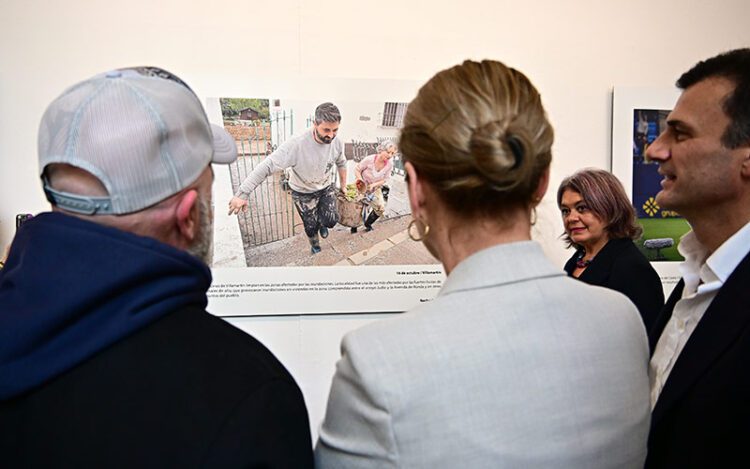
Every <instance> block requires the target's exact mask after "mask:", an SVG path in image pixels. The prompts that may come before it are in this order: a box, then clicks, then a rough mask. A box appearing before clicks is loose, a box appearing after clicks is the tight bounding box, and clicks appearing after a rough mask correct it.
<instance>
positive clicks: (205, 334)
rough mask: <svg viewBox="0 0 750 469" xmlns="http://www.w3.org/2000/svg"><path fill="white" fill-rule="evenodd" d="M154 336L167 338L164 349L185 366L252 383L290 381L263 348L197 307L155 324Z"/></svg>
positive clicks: (255, 340) (264, 347)
mask: <svg viewBox="0 0 750 469" xmlns="http://www.w3.org/2000/svg"><path fill="white" fill-rule="evenodd" d="M159 322H160V324H158V325H155V328H156V330H154V331H153V334H154V335H155V336H160V335H167V336H168V337H169V340H168V341H166V342H165V344H164V347H171V348H176V349H178V350H180V351H181V353H182V354H183V355H184V358H185V362H186V364H187V366H190V365H189V362H190V361H192V362H193V363H195V364H196V366H216V367H219V368H222V369H223V370H224V371H225V372H235V373H240V374H241V375H249V376H252V379H253V380H255V381H261V382H262V381H264V380H269V379H282V380H292V377H291V375H290V374H289V372H288V371H287V370H286V368H285V367H284V366H283V365H282V364H281V362H280V361H279V360H278V359H277V358H276V357H275V356H274V355H273V353H271V351H270V350H268V348H266V346H264V345H263V344H262V343H260V342H259V341H258V340H257V339H255V338H254V337H253V336H251V335H249V334H247V333H245V332H244V331H242V330H240V329H238V328H237V327H235V326H233V325H232V324H229V323H228V322H227V321H225V320H224V319H221V318H219V317H216V316H214V315H212V314H210V313H208V312H206V311H205V310H203V309H201V308H188V309H186V310H183V311H176V312H174V313H172V314H170V315H168V316H167V317H165V318H164V320H162V321H159Z"/></svg>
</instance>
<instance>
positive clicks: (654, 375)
mask: <svg viewBox="0 0 750 469" xmlns="http://www.w3.org/2000/svg"><path fill="white" fill-rule="evenodd" d="M677 250H678V251H679V252H680V254H682V256H683V257H685V261H684V262H683V263H682V264H680V273H681V274H682V278H683V279H684V280H685V288H683V290H682V298H681V299H680V300H678V301H677V304H675V307H674V311H673V312H672V317H671V318H670V319H669V322H667V325H666V326H665V327H664V330H663V331H662V333H661V336H660V337H659V342H658V343H657V344H656V350H655V351H654V355H653V356H652V357H651V363H650V365H649V380H650V382H651V408H652V409H653V408H654V407H655V406H656V401H657V399H658V398H659V395H660V394H661V391H662V389H664V385H665V384H666V383H667V379H668V378H669V374H670V373H671V371H672V368H673V367H674V364H675V362H676V361H677V359H678V358H679V356H680V353H681V352H682V349H683V348H685V344H686V343H687V341H688V340H689V339H690V336H691V335H692V333H693V331H694V330H695V328H696V327H697V326H698V323H699V322H700V320H701V318H702V317H703V314H704V313H705V312H706V310H707V309H708V306H709V305H710V304H711V302H712V301H713V299H714V297H716V294H717V293H718V292H719V289H720V288H721V286H722V285H723V284H724V282H726V281H727V279H728V278H729V276H730V275H731V274H732V272H734V269H735V268H736V267H737V265H738V264H739V263H740V261H741V260H742V259H743V258H744V257H745V256H746V255H747V254H748V252H750V223H747V224H746V225H745V226H744V227H742V228H741V229H740V230H739V231H737V232H736V233H735V234H734V235H732V236H731V237H730V238H729V239H727V240H726V241H724V243H723V244H722V245H721V246H719V249H717V250H716V251H715V252H714V253H713V254H710V255H709V252H708V249H706V247H705V246H703V245H702V244H701V243H700V241H698V239H697V238H696V237H695V233H693V232H692V231H690V232H688V233H687V234H685V236H683V237H682V239H680V244H679V246H678V247H677Z"/></svg>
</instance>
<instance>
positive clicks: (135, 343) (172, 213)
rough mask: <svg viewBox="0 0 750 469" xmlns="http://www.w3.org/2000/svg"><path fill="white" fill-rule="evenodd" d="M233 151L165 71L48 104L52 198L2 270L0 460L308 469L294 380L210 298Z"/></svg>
mask: <svg viewBox="0 0 750 469" xmlns="http://www.w3.org/2000/svg"><path fill="white" fill-rule="evenodd" d="M235 158H236V147H235V144H234V142H233V140H232V138H231V137H230V136H229V135H228V134H227V133H226V132H225V131H224V130H223V129H221V128H220V127H217V126H213V125H211V124H209V122H208V119H207V118H206V115H205V112H204V111H203V107H202V106H201V104H200V101H199V100H198V98H197V97H196V96H195V94H194V93H193V92H192V91H191V90H190V88H189V87H188V86H187V85H186V84H185V83H184V82H182V81H181V80H180V79H179V78H177V77H176V76H174V75H172V74H170V73H169V72H166V71H164V70H161V69H157V68H153V67H140V68H131V69H120V70H115V71H112V72H109V73H107V74H103V75H98V76H96V77H93V78H91V79H89V80H87V81H84V82H82V83H79V84H77V85H75V86H73V87H71V88H69V89H68V90H66V91H65V92H64V93H63V94H62V95H61V96H60V97H58V98H57V99H56V100H55V101H53V102H52V104H50V106H49V107H48V108H47V111H46V112H45V114H44V116H43V118H42V123H41V127H40V129H39V166H40V167H39V169H40V174H41V178H42V184H43V188H44V191H45V194H46V196H47V199H48V200H49V201H50V202H51V204H52V208H53V211H52V212H50V213H42V214H40V215H38V216H35V217H34V218H33V219H31V220H30V221H28V222H27V223H25V224H24V225H23V226H22V227H21V228H20V229H19V231H18V233H17V235H16V238H15V239H14V241H13V245H12V246H11V249H10V253H9V256H8V260H7V262H6V266H5V268H4V269H3V270H2V271H0V305H2V311H0V422H2V424H1V425H0V467H18V466H24V467H28V466H34V467H36V466H50V467H52V466H60V465H63V466H76V467H111V466H124V467H141V466H144V465H147V466H159V467H164V466H169V467H194V466H201V467H203V466H207V467H215V466H220V467H240V466H242V467H295V468H296V467H311V466H312V450H311V438H310V430H309V422H308V417H307V411H306V409H305V405H304V401H303V398H302V394H301V392H300V390H299V387H298V386H297V384H296V383H295V381H294V379H293V378H292V376H291V375H290V374H289V373H288V372H287V370H286V369H285V368H284V367H283V365H282V364H281V363H279V361H278V360H277V359H276V358H275V357H274V356H273V355H272V354H271V353H270V352H269V351H268V350H267V349H266V348H265V347H264V346H263V345H261V344H260V343H259V342H257V341H256V340H255V339H253V338H252V337H250V336H248V335H246V334H245V333H243V332H242V331H240V330H238V329H236V328H234V327H232V326H231V325H229V324H227V323H226V322H224V321H223V320H221V319H219V318H216V317H214V316H212V315H210V314H208V313H207V312H206V310H205V308H206V304H207V299H206V291H207V290H208V287H209V285H210V283H211V273H210V271H209V269H208V267H207V265H206V263H207V262H209V261H210V256H211V250H212V242H211V241H212V224H213V217H212V211H211V185H212V183H213V172H212V169H211V163H220V164H226V163H230V162H232V161H233V160H234V159H235Z"/></svg>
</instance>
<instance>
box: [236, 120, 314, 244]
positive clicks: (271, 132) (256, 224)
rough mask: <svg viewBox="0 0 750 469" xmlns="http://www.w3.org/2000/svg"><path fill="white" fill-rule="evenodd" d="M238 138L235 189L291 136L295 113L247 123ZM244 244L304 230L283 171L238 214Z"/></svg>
mask: <svg viewBox="0 0 750 469" xmlns="http://www.w3.org/2000/svg"><path fill="white" fill-rule="evenodd" d="M246 127H248V128H247V129H243V132H242V134H243V136H242V137H241V138H240V139H237V152H238V154H239V157H238V158H237V161H236V162H235V163H232V164H231V165H230V167H229V171H230V174H231V176H232V191H233V192H236V191H237V188H238V187H239V185H240V183H241V182H242V181H243V180H244V179H245V178H246V177H247V176H248V175H249V174H250V173H251V172H252V170H253V169H254V168H255V167H256V166H257V165H258V164H260V162H261V161H263V160H264V159H265V158H266V157H268V155H270V154H271V153H272V152H273V151H274V150H275V149H276V148H278V146H279V145H281V144H282V143H283V142H284V141H286V139H287V138H289V137H290V136H292V134H293V132H294V128H293V115H292V113H291V112H289V111H278V112H275V113H272V114H271V118H270V119H269V121H268V122H259V123H252V124H250V125H246ZM238 220H239V224H240V233H241V234H242V241H243V244H244V246H245V247H246V248H247V247H251V246H259V245H262V244H267V243H271V242H274V241H279V240H282V239H286V238H289V237H292V236H294V235H295V234H297V233H300V232H302V231H303V229H302V225H301V220H299V215H298V214H297V213H296V210H295V208H294V203H293V202H292V196H291V193H290V192H289V189H288V186H287V185H286V178H285V175H284V172H283V171H278V172H276V173H274V174H272V175H271V176H269V177H268V178H266V180H265V181H263V182H262V183H261V184H260V185H259V186H258V187H257V188H256V189H255V190H254V191H253V193H252V194H250V196H249V198H248V209H247V211H246V212H244V213H240V214H239V215H238Z"/></svg>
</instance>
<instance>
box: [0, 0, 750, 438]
mask: <svg viewBox="0 0 750 469" xmlns="http://www.w3.org/2000/svg"><path fill="white" fill-rule="evenodd" d="M0 12H2V13H1V14H0V246H2V247H4V246H6V245H7V244H9V243H10V242H11V240H12V236H13V232H14V228H15V227H14V223H15V214H17V213H27V212H28V213H36V212H39V211H43V210H45V209H46V208H47V204H46V202H45V200H44V197H43V194H42V191H41V188H40V184H39V179H38V174H37V162H36V132H37V126H38V123H39V120H40V118H41V115H42V113H43V111H44V109H45V106H46V105H47V104H48V103H49V102H50V101H51V100H52V99H54V98H55V97H56V96H57V95H58V94H60V93H61V92H62V90H63V89H64V88H65V87H67V86H69V85H71V84H73V83H75V82H77V81H80V80H81V79H84V78H87V77H89V76H91V75H93V74H96V73H99V72H102V71H105V70H108V69H111V68H115V67H121V66H129V65H157V66H160V67H162V68H166V69H168V70H170V71H173V72H175V73H177V74H178V75H179V76H180V77H182V78H183V79H184V80H185V81H187V82H188V83H189V84H190V85H191V87H192V88H193V89H194V90H195V91H196V93H197V94H198V95H199V96H200V97H201V98H205V97H217V96H237V97H242V96H249V95H251V94H252V92H253V89H251V88H252V84H253V83H255V82H260V81H262V82H264V83H273V82H274V81H275V80H278V81H279V82H283V81H284V80H292V81H295V80H308V79H310V80H314V81H316V82H318V81H320V82H325V81H326V79H328V78H335V79H350V78H355V79H380V80H384V79H389V80H390V79H396V80H407V81H414V82H415V83H419V82H424V81H425V80H427V79H428V78H429V77H430V76H431V75H432V74H433V73H435V72H436V71H438V70H440V69H442V68H445V67H447V66H451V65H454V64H456V63H458V62H460V61H462V60H464V59H466V58H473V59H482V58H494V59H499V60H502V61H504V62H506V63H507V64H509V65H511V66H513V67H516V68H518V69H520V70H522V71H524V72H525V73H526V74H527V75H528V76H529V77H530V78H531V79H532V81H533V82H534V83H535V84H536V85H537V87H538V88H539V90H540V91H541V93H542V97H543V100H544V103H545V105H546V108H547V110H548V112H549V115H550V119H551V121H552V123H553V124H554V126H555V131H556V139H555V146H554V157H553V158H554V159H553V164H552V184H551V187H553V188H554V187H556V186H557V184H558V183H559V181H560V180H561V179H562V178H563V177H564V176H565V175H568V174H570V173H572V172H573V171H575V170H576V169H578V168H581V167H584V166H597V167H602V168H609V164H610V153H611V152H610V138H611V91H612V88H613V86H620V85H626V86H648V87H670V86H672V84H673V83H674V81H675V79H676V78H677V77H678V76H679V74H680V73H681V72H683V71H684V70H686V69H687V68H689V67H690V66H691V65H693V64H694V63H695V62H696V61H697V60H699V59H701V58H706V57H708V56H711V55H714V54H716V53H718V52H720V51H724V50H727V49H731V48H736V47H743V46H748V45H750V28H748V26H747V23H748V19H750V2H748V1H747V0H717V1H716V2H705V1H703V0H662V1H650V0H629V1H611V2H603V1H598V0H577V1H560V0H526V1H523V2H521V1H514V2H509V1H505V0H464V1H461V2H455V1H444V0H433V1H409V0H398V1H395V0H377V1H373V0H363V1H357V0H349V1H341V0H330V1H327V2H318V1H304V0H296V1H293V0H275V1H263V2H259V1H252V0H249V1H248V0H245V1H235V2H210V1H197V0H180V1H175V0H169V1H158V0H130V1H128V2H113V1H95V0H70V1H65V2H62V1H54V0H48V1H41V0H0ZM415 91H416V88H415ZM326 93H327V92H326V91H325V90H321V94H320V96H321V97H324V96H325V95H326ZM553 192H554V191H551V192H550V193H549V194H548V195H547V197H546V199H545V200H544V202H543V204H542V207H541V209H540V211H539V212H540V213H539V217H540V220H539V223H538V224H537V227H536V229H535V233H534V236H535V238H536V239H539V240H540V241H541V242H542V243H543V245H544V246H545V250H546V252H547V254H548V255H549V256H550V258H551V259H552V260H553V261H555V262H556V263H558V264H559V265H561V266H562V263H563V261H564V259H565V258H567V255H568V254H567V253H566V252H565V251H564V250H563V246H562V242H561V241H560V240H559V239H558V238H557V236H558V235H559V233H560V232H561V231H562V223H561V222H560V220H559V216H558V214H557V211H556V208H555V202H554V193H553ZM223 205H224V203H223V201H222V202H221V206H222V207H223ZM50 269H54V266H50ZM0 310H1V307H0ZM385 316H387V315H343V316H333V315H323V316H304V315H300V316H286V317H265V318H242V319H231V320H230V321H231V322H232V323H233V324H235V325H237V326H238V327H240V328H242V329H244V330H245V331H247V332H249V333H251V334H253V335H254V336H256V337H257V338H258V339H260V340H261V341H262V342H264V343H265V344H266V345H267V346H268V347H269V348H270V349H271V350H272V351H273V352H274V353H276V354H277V356H278V357H279V358H280V359H281V360H282V361H283V362H284V363H285V364H286V365H287V366H288V368H289V369H290V371H291V372H292V374H294V376H295V377H296V378H297V380H298V382H299V384H300V386H301V387H302V389H303V392H304V394H305V399H306V401H307V405H308V408H309V410H310V418H311V425H312V427H313V430H314V431H315V430H316V429H317V426H318V425H319V423H320V420H321V419H322V417H323V412H324V409H325V398H326V395H327V392H328V386H329V384H330V379H331V376H332V374H333V371H334V365H335V361H336V359H337V357H338V344H339V340H340V338H341V335H342V334H343V333H345V332H346V331H348V330H350V329H353V328H356V327H359V326H361V325H363V324H365V323H367V322H370V321H373V320H378V319H381V318H382V317H385Z"/></svg>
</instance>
